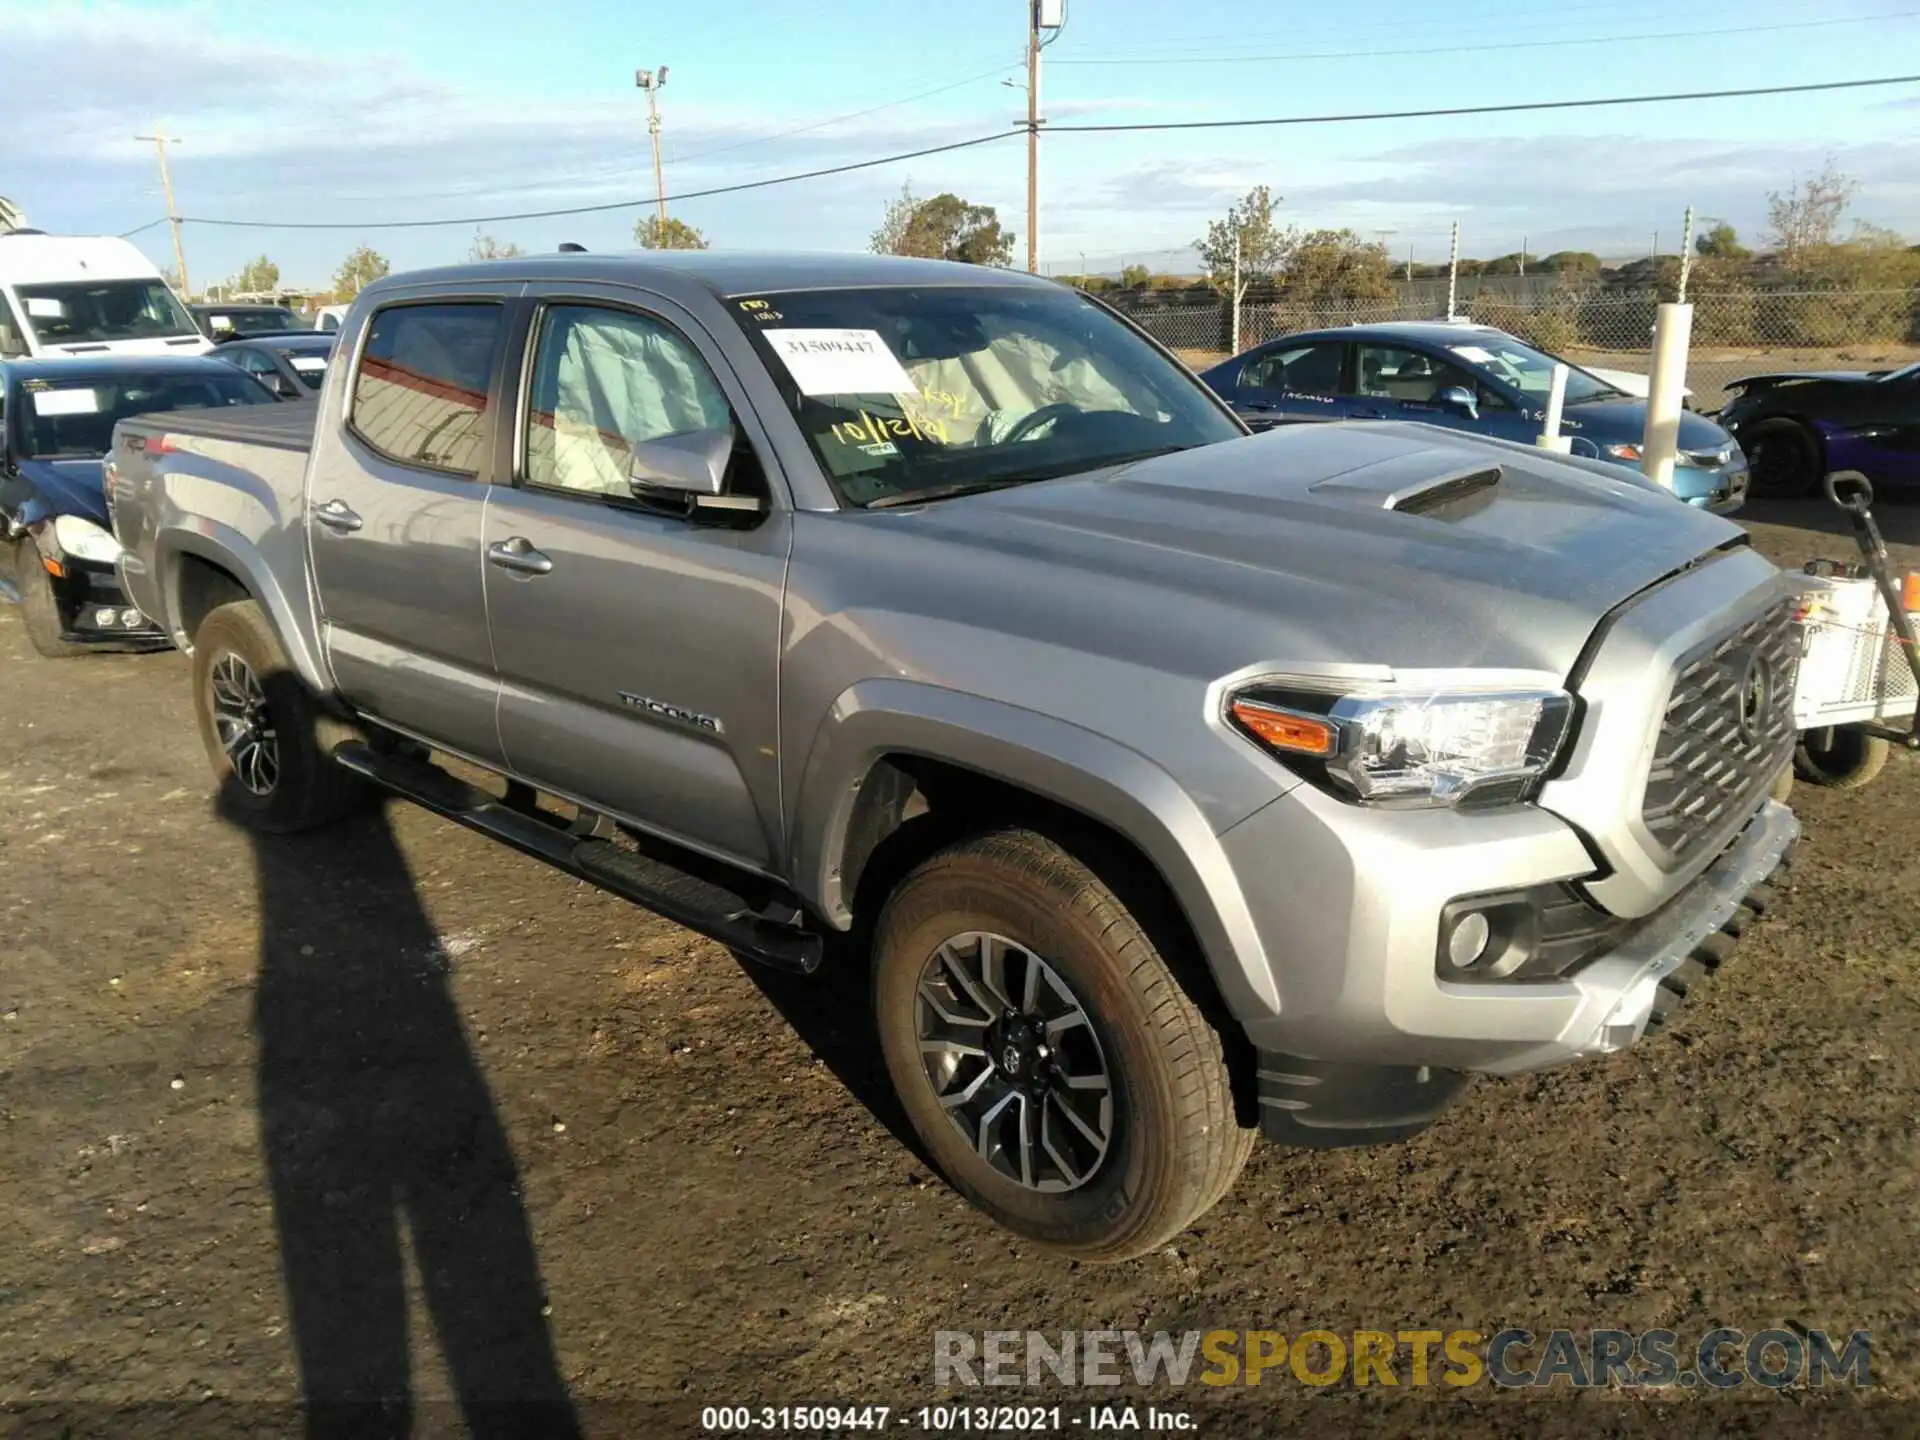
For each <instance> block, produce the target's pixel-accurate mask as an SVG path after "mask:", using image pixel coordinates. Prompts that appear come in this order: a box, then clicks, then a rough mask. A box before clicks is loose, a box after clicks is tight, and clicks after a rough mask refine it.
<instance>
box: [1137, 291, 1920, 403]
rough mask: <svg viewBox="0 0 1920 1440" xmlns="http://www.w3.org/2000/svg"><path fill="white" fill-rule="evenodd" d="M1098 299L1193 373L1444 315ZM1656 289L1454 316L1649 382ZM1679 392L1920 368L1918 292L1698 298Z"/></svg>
mask: <svg viewBox="0 0 1920 1440" xmlns="http://www.w3.org/2000/svg"><path fill="white" fill-rule="evenodd" d="M1101 298H1102V299H1103V300H1106V301H1107V302H1108V303H1109V304H1112V305H1114V306H1115V308H1117V309H1119V310H1120V311H1121V312H1122V313H1124V314H1126V315H1127V316H1129V317H1130V318H1131V319H1133V321H1134V322H1135V323H1136V324H1138V325H1140V326H1142V327H1143V328H1144V329H1145V330H1146V331H1147V332H1148V333H1149V334H1151V335H1153V336H1154V337H1155V338H1156V339H1158V340H1159V341H1160V342H1161V343H1162V344H1163V345H1166V346H1167V347H1168V348H1170V349H1172V350H1174V351H1176V352H1177V353H1178V354H1179V355H1180V356H1181V358H1182V359H1184V360H1185V361H1186V362H1187V363H1188V364H1189V365H1192V366H1193V367H1194V368H1195V369H1201V368H1204V367H1205V366H1207V365H1211V364H1213V363H1215V362H1216V361H1218V360H1221V359H1224V358H1225V357H1226V356H1228V355H1230V354H1234V353H1237V350H1245V349H1247V348H1249V347H1251V346H1254V345H1259V344H1261V343H1263V342H1265V341H1267V340H1273V339H1277V338H1279V337H1281V336H1284V335H1291V334H1295V333H1298V332H1299V331H1302V330H1319V329H1325V328H1328V327H1330V326H1339V325H1364V324H1379V323H1383V322H1390V321H1405V320H1434V319H1437V318H1441V317H1443V316H1444V315H1445V314H1446V304H1447V302H1446V284H1445V281H1441V282H1439V285H1438V288H1437V289H1436V287H1435V285H1434V283H1433V282H1430V281H1415V282H1413V283H1412V284H1409V285H1403V286H1399V287H1397V288H1396V293H1395V295H1394V296H1393V297H1392V298H1390V299H1383V300H1317V301H1306V300H1292V299H1289V298H1287V297H1286V296H1285V295H1284V294H1274V295H1260V294H1252V295H1249V296H1248V297H1247V298H1246V299H1245V300H1243V301H1242V302H1241V305H1240V313H1239V316H1238V321H1239V323H1238V327H1237V340H1238V345H1237V347H1236V344H1235V341H1236V326H1235V323H1234V322H1235V317H1234V314H1233V307H1232V306H1231V305H1229V304H1228V303H1227V301H1226V299H1225V298H1224V297H1223V296H1221V295H1219V294H1218V293H1216V292H1215V291H1212V290H1210V289H1204V288H1196V289H1190V290H1170V291H1146V292H1121V293H1118V294H1116V293H1114V292H1113V291H1107V292H1106V293H1104V294H1103V295H1102V296H1101ZM1663 298H1671V297H1664V296H1662V295H1661V294H1660V293H1659V292H1657V291H1654V290H1615V289H1608V288H1605V287H1601V286H1596V287H1592V288H1580V287H1578V286H1573V285H1567V284H1563V283H1557V282H1549V283H1546V284H1539V283H1534V284H1529V283H1527V282H1524V281H1523V282H1521V283H1519V284H1515V283H1513V282H1512V281H1511V280H1509V281H1506V282H1505V283H1502V282H1500V281H1497V280H1496V281H1491V282H1488V281H1481V280H1466V279H1463V280H1462V281H1461V284H1460V288H1459V291H1458V293H1457V294H1456V297H1455V307H1454V308H1455V310H1456V311H1457V313H1458V314H1459V315H1461V316H1463V317H1465V318H1466V319H1469V320H1472V321H1474V322H1475V323H1477V324H1482V325H1492V326H1495V327H1497V328H1499V329H1501V330H1505V331H1507V332H1508V333H1510V334H1513V335H1517V336H1519V337H1520V338H1521V339H1523V340H1525V341H1527V342H1528V343H1529V344H1531V345H1534V346H1537V347H1538V348H1540V349H1542V350H1545V351H1547V352H1549V353H1551V354H1554V355H1559V356H1562V357H1564V358H1565V359H1567V360H1569V361H1571V362H1572V363H1573V364H1576V365H1593V366H1599V367H1602V368H1605V369H1614V370H1629V371H1635V372H1638V373H1641V374H1644V373H1646V371H1647V369H1648V366H1649V363H1650V356H1651V351H1652V346H1653V319H1654V310H1655V307H1656V306H1658V305H1659V304H1660V302H1661V300H1662V299H1663ZM1691 299H1692V302H1693V307H1694V308H1693V345H1692V350H1691V352H1690V354H1689V356H1688V363H1687V384H1688V387H1689V388H1690V389H1691V390H1692V391H1693V400H1692V404H1693V406H1694V408H1695V409H1698V410H1703V411H1713V410H1717V409H1719V408H1720V406H1721V404H1722V403H1724V400H1725V398H1726V387H1727V386H1728V385H1729V384H1731V383H1732V382H1734V381H1736V380H1739V379H1742V378H1744V377H1746V376H1749V375H1758V374H1764V373H1767V372H1769V371H1774V370H1781V369H1794V370H1799V369H1816V370H1818V369H1847V370H1858V369H1882V368H1891V367H1894V366H1899V365H1905V364H1908V363H1910V362H1912V361H1915V360H1920V291H1915V290H1832V289H1829V290H1812V289H1802V290H1747V291H1735V290H1727V291H1717V290H1714V291H1705V292H1702V293H1696V294H1694V295H1693V296H1692V297H1691Z"/></svg>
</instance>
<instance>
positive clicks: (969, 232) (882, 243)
mask: <svg viewBox="0 0 1920 1440" xmlns="http://www.w3.org/2000/svg"><path fill="white" fill-rule="evenodd" d="M869 243H870V244H871V245H872V247H873V251H874V253H875V254H876V255H914V256H918V257H919V258H921V259H923V260H957V261H960V262H961V263H963V264H967V265H1006V264H1008V263H1009V262H1010V261H1011V260H1012V259H1013V236H1012V234H1010V233H1009V232H1008V231H1006V230H1003V229H1001V228H1000V215H999V212H998V211H996V210H995V209H994V208H993V206H991V205H975V204H973V203H972V202H971V201H968V200H963V199H961V198H960V197H959V196H958V195H955V194H953V193H951V192H943V193H941V194H939V195H935V196H934V197H933V198H932V199H930V200H920V199H916V198H915V196H914V193H913V190H912V188H911V186H910V185H902V186H901V187H900V193H899V194H898V195H897V196H895V197H894V198H893V199H892V200H891V201H889V202H888V204H887V210H886V214H885V215H884V216H882V217H881V221H880V228H879V229H878V230H875V231H874V232H873V238H872V240H871V241H870V242H869Z"/></svg>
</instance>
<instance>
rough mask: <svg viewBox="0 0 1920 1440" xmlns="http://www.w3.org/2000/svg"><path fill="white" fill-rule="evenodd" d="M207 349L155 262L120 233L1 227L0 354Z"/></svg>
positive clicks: (191, 351)
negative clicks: (56, 232)
mask: <svg viewBox="0 0 1920 1440" xmlns="http://www.w3.org/2000/svg"><path fill="white" fill-rule="evenodd" d="M212 348H213V345H212V343H211V342H210V341H209V340H208V339H207V337H206V336H204V335H202V334H201V333H200V329H199V327H198V326H197V325H195V324H194V323H193V317H192V316H191V315H189V314H188V313H187V307H186V306H184V305H182V304H181V303H180V300H179V297H178V296H176V295H175V294H174V293H173V291H172V290H171V289H169V288H168V286H167V282H166V281H165V280H164V279H163V278H162V277H161V275H160V271H159V270H158V269H157V268H156V267H155V266H154V263H153V262H152V261H151V260H149V259H147V257H146V256H145V255H142V254H141V253H140V251H139V250H138V249H136V248H135V247H134V246H132V245H130V244H128V243H127V242H126V241H125V240H116V239H113V238H111V237H109V236H104V235H41V234H37V233H32V232H22V231H18V230H16V231H12V232H9V233H5V234H0V360H7V359H20V358H22V357H25V356H32V357H35V358H47V359H54V358H58V357H59V356H62V355H200V354H204V353H205V352H206V351H208V350H211V349H212Z"/></svg>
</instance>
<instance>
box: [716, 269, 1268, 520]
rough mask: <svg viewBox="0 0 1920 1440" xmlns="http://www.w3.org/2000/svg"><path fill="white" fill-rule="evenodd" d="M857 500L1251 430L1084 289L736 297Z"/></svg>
mask: <svg viewBox="0 0 1920 1440" xmlns="http://www.w3.org/2000/svg"><path fill="white" fill-rule="evenodd" d="M729 309H730V310H732V312H733V314H734V317H735V319H736V320H737V321H738V322H739V324H740V326H741V327H742V329H744V330H745V331H746V332H747V334H748V336H749V338H750V340H751V341H752V343H753V344H754V346H755V347H756V349H757V350H758V351H759V352H760V355H761V358H762V360H763V362H764V363H765V364H766V366H767V369H768V371H769V373H770V374H771V375H772V376H773V378H774V380H775V382H776V383H777V384H778V385H779V386H780V388H781V390H782V392H783V394H784V395H785V397H786V399H787V402H788V404H789V405H790V406H791V407H792V409H793V413H794V417H795V419H796V420H797V421H798V423H799V426H800V429H801V431H802V432H803V433H804V434H805V436H806V438H807V442H808V444H809V445H810V446H811V448H812V450H813V453H814V455H815V457H816V458H817V459H818V460H819V462H820V466H821V469H822V470H823V471H824V472H825V474H826V476H827V478H828V480H829V481H830V482H831V483H832V485H833V487H834V489H835V491H836V492H837V493H838V494H839V496H840V498H841V499H842V500H843V501H844V502H846V503H848V504H851V505H873V504H899V503H906V502H909V501H912V500H913V499H915V498H916V497H929V498H931V497H934V496H936V495H951V494H960V493H965V492H967V491H969V490H976V489H992V488H998V487H1000V486H1004V485H1017V484H1025V483H1028V482H1031V481H1036V480H1045V479H1050V478H1052V477H1054V476H1060V475H1071V474H1078V473H1083V472H1085V471H1089V470H1096V469H1100V468H1102V467H1104V466H1110V465H1117V464H1120V463H1121V462H1123V461H1127V460H1135V459H1141V458H1144V457H1145V456H1148V455H1157V454H1164V453H1166V452H1168V451H1172V450H1185V449H1189V448H1191V447H1193V446H1196V445H1207V444H1211V443H1213V442H1214V441H1216V440H1228V439H1233V438H1235V437H1237V436H1240V435H1242V434H1244V433H1245V432H1244V431H1243V430H1242V428H1241V427H1240V426H1239V424H1238V423H1237V422H1236V421H1234V420H1233V419H1232V418H1231V416H1230V415H1229V414H1228V413H1227V412H1226V411H1225V410H1224V409H1223V408H1222V407H1221V405H1220V404H1219V402H1217V401H1215V400H1214V399H1212V398H1211V397H1210V396H1209V395H1208V393H1207V392H1206V391H1205V389H1204V388H1203V387H1201V386H1200V385H1199V383H1198V382H1197V381H1196V380H1194V378H1193V377H1192V376H1191V375H1190V374H1188V373H1187V372H1186V371H1185V370H1183V369H1181V368H1180V367H1179V366H1178V365H1177V364H1175V363H1174V362H1173V361H1171V360H1169V359H1168V358H1167V357H1166V356H1164V355H1163V354H1161V353H1160V352H1159V351H1158V350H1156V349H1155V348H1154V347H1153V346H1152V345H1151V344H1150V343H1148V342H1147V341H1146V340H1144V339H1142V338H1141V337H1140V336H1139V335H1137V334H1136V333H1135V332H1134V331H1133V330H1131V329H1130V328H1128V327H1127V326H1126V325H1125V324H1124V323H1122V322H1121V321H1120V320H1118V319H1116V318H1115V317H1114V316H1112V315H1111V314H1109V313H1108V312H1107V311H1106V310H1104V309H1102V308H1101V307H1100V306H1098V305H1096V304H1094V303H1093V302H1092V301H1090V300H1088V299H1087V298H1086V297H1085V296H1083V295H1081V294H1080V293H1079V292H1078V291H1075V290H1071V289H1068V288H1066V287H1064V286H1062V287H1058V288H1055V287H1046V288H1039V287H1030V286H1026V285H1011V284H1007V285H981V286H953V287H907V286H898V287H884V288H873V289H861V290H820V291H790V292H783V293H780V294H773V295H766V296H753V297H737V298H735V299H734V300H732V301H730V302H729Z"/></svg>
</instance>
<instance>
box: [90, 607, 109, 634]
mask: <svg viewBox="0 0 1920 1440" xmlns="http://www.w3.org/2000/svg"><path fill="white" fill-rule="evenodd" d="M113 620H114V614H113V611H111V610H96V611H94V612H93V623H94V624H95V625H97V626H99V627H100V628H101V629H102V630H111V629H112V628H113Z"/></svg>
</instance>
